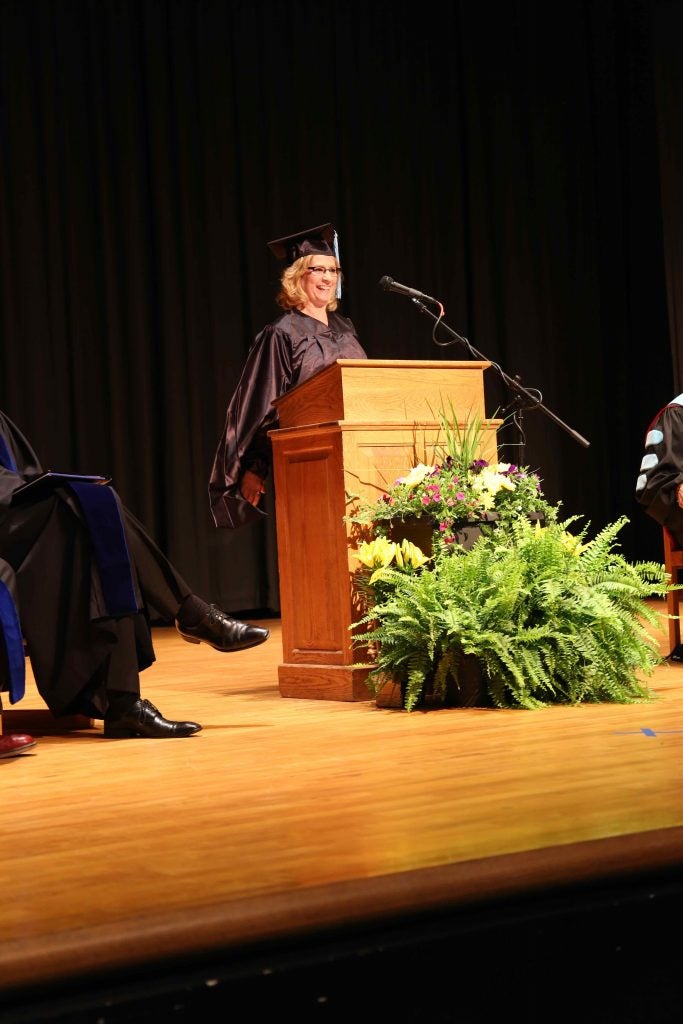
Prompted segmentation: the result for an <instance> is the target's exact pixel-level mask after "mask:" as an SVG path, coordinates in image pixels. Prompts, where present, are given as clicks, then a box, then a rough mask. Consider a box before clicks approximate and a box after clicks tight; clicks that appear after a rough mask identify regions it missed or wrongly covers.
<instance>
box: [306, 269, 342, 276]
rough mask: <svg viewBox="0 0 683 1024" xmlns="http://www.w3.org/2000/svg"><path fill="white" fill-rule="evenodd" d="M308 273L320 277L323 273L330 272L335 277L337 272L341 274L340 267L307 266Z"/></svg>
mask: <svg viewBox="0 0 683 1024" xmlns="http://www.w3.org/2000/svg"><path fill="white" fill-rule="evenodd" d="M308 273H309V274H316V275H317V276H318V277H322V276H323V274H331V275H332V277H336V276H337V274H341V267H308Z"/></svg>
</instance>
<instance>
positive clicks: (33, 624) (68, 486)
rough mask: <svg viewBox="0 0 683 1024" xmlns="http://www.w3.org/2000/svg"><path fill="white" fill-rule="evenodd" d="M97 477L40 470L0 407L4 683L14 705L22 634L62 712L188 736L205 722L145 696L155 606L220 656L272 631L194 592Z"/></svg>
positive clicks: (158, 734)
mask: <svg viewBox="0 0 683 1024" xmlns="http://www.w3.org/2000/svg"><path fill="white" fill-rule="evenodd" d="M46 477H47V479H46ZM91 480H92V478H85V477H81V478H78V477H76V476H74V475H67V474H62V475H60V474H57V475H55V474H44V473H43V469H42V466H41V465H40V462H39V461H38V457H37V455H36V454H35V452H34V451H33V448H32V447H31V445H30V444H29V442H28V441H27V440H26V438H25V437H24V435H23V434H22V433H21V431H20V430H19V428H18V427H17V426H16V425H15V424H14V423H13V422H12V421H11V420H10V419H9V417H8V416H6V415H5V414H4V413H2V412H0V563H1V564H0V569H2V565H3V564H4V566H5V569H4V572H0V583H3V584H4V586H1V587H0V619H1V622H0V624H1V626H2V635H3V639H4V642H5V645H4V650H3V654H4V658H3V661H4V669H3V670H0V690H9V692H10V699H11V701H12V702H14V701H16V700H19V699H21V697H22V695H23V671H22V667H23V666H22V665H21V664H20V660H21V658H23V651H21V652H20V655H19V656H17V657H15V658H13V659H12V658H11V657H10V656H11V653H12V649H13V648H14V650H15V651H16V650H17V649H18V648H19V647H20V646H21V644H22V636H23V638H24V639H25V641H26V648H27V652H28V656H29V659H30V661H31V667H32V669H33V675H34V678H35V681H36V685H37V688H38V691H39V693H40V695H41V697H42V698H43V700H44V701H45V703H46V704H47V706H48V708H49V709H50V710H51V711H52V713H53V714H54V715H55V716H57V717H59V716H62V715H72V714H84V715H86V716H88V717H91V718H102V719H104V735H105V736H107V737H110V738H124V737H132V736H144V737H150V738H163V737H174V736H190V735H192V734H194V733H196V732H198V731H199V730H200V729H201V726H200V725H199V724H198V723H196V722H191V721H181V722H175V721H169V720H168V719H166V718H164V717H163V715H162V714H161V712H160V711H159V710H158V709H157V708H156V707H154V705H153V704H151V703H150V701H148V700H144V699H143V698H142V697H141V696H140V679H139V673H140V672H141V671H142V670H143V669H145V668H147V667H148V666H149V665H151V664H152V663H153V662H154V661H155V653H154V648H153V645H152V636H151V629H150V621H151V620H152V618H153V614H152V612H154V613H155V617H160V618H161V619H162V620H166V621H168V622H173V621H175V624H176V628H177V629H178V631H179V633H180V634H181V636H183V638H184V639H186V640H188V641H189V642H191V643H193V644H198V643H201V642H204V643H207V644H209V645H210V646H212V647H213V648H214V649H216V650H218V651H223V652H227V651H241V650H245V649H246V648H249V647H254V646H255V645H257V644H261V643H263V642H264V641H265V640H266V639H267V638H268V636H269V631H268V630H267V629H263V628H262V627H260V626H256V625H252V624H250V623H245V622H241V621H240V620H239V619H234V618H232V617H231V616H229V615H226V614H225V612H222V611H221V610H220V609H219V608H217V607H216V606H215V605H209V604H207V602H206V601H204V600H203V599H202V598H201V597H199V596H198V595H196V594H194V593H193V591H192V590H191V588H190V587H189V585H188V584H187V583H186V582H185V580H184V579H183V578H182V577H181V576H180V574H179V573H178V572H177V570H176V569H175V568H174V566H173V565H171V563H170V562H169V561H168V559H167V558H166V556H165V555H164V554H163V553H162V551H161V550H160V549H159V548H158V547H157V545H156V544H155V543H154V541H153V540H152V539H151V537H149V535H148V534H147V532H146V531H145V529H144V527H143V526H142V524H141V523H140V522H139V521H138V520H137V519H136V518H135V516H134V515H133V514H132V513H131V512H130V511H129V510H128V509H127V508H126V507H125V506H124V505H123V504H122V502H121V500H120V498H119V497H118V495H117V493H116V491H115V490H114V489H113V488H112V487H110V486H108V485H107V484H103V483H95V482H91ZM38 481H40V486H36V484H37V482H38ZM27 484H31V485H32V487H31V488H30V489H27V488H26V486H25V485H27ZM13 612H14V613H15V617H16V619H17V622H16V624H15V627H14V629H13V621H12V618H13ZM12 638H13V640H14V644H13V648H12V646H9V647H8V645H7V641H8V639H12Z"/></svg>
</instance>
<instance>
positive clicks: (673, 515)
mask: <svg viewBox="0 0 683 1024" xmlns="http://www.w3.org/2000/svg"><path fill="white" fill-rule="evenodd" d="M636 499H637V500H638V501H639V502H640V504H641V505H642V506H643V508H644V509H645V511H646V512H647V513H648V515H650V516H652V518H653V519H654V520H656V522H658V523H659V524H660V526H663V527H665V528H666V529H667V530H669V532H670V533H671V535H672V536H673V538H674V540H675V541H676V543H677V544H678V545H679V547H683V395H679V396H678V397H677V398H674V400H673V401H672V402H669V404H668V405H665V406H664V408H663V409H660V411H659V412H658V413H657V415H656V416H655V418H654V419H653V421H652V423H651V424H650V426H649V427H648V430H647V434H646V436H645V454H644V455H643V458H642V461H641V463H640V473H639V475H638V479H637V481H636ZM669 658H671V660H672V661H683V645H682V644H677V645H676V647H674V649H673V651H671V653H670V654H669Z"/></svg>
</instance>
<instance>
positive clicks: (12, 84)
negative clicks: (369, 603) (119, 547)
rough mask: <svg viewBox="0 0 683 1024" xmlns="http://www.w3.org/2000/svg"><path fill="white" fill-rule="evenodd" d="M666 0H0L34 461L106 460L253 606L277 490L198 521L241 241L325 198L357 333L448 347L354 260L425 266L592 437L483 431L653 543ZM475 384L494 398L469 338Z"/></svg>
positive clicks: (243, 321) (266, 312)
mask: <svg viewBox="0 0 683 1024" xmlns="http://www.w3.org/2000/svg"><path fill="white" fill-rule="evenodd" d="M681 15H682V11H681V4H680V3H678V2H673V0H671V2H666V0H599V2H598V0H595V2H590V0H584V2H580V0H574V2H564V3H557V4H555V3H551V4H549V3H547V2H525V0H517V2H514V0H513V2H509V3H506V4H493V3H486V2H479V0H470V2H465V0H460V2H451V3H447V4H443V5H431V6H430V5H426V6H425V5H421V6H420V5H416V4H414V3H410V2H406V0H392V2H391V3H388V2H385V0H375V2H373V3H366V2H363V3H358V2H354V0H347V2H345V3H343V4H342V3H338V4H332V3H320V2H319V0H315V2H311V0H287V2H283V0H268V2H267V0H230V2H219V0H194V2H190V0H57V2H40V0H0V76H1V77H0V138H1V146H2V150H1V154H0V155H1V166H0V296H1V300H0V302H1V316H2V320H1V331H2V336H1V342H0V359H1V363H0V369H1V378H0V405H1V407H2V408H3V409H4V410H5V411H6V412H7V413H8V414H9V415H10V416H11V417H12V418H13V419H15V420H16V421H17V423H18V424H19V426H20V427H21V428H22V429H23V430H24V432H25V433H26V434H27V435H28V437H29V438H30V439H31V440H32V442H33V443H34V445H35V447H36V448H37V450H38V452H39V454H40V456H41V458H42V461H43V463H44V464H45V466H46V467H50V468H54V469H63V470H73V471H80V472H106V473H110V474H111V475H112V476H113V478H114V481H115V484H116V486H117V489H118V491H119V493H120V494H121V496H122V498H123V500H124V501H125V502H126V503H127V504H128V505H129V506H130V508H131V509H132V510H133V511H134V512H135V513H136V514H137V515H138V516H139V517H140V518H141V519H142V520H143V521H144V522H145V524H146V525H147V526H148V528H149V529H150V530H151V532H152V533H153V535H154V536H155V537H156V538H157V540H158V541H159V543H160V545H161V546H162V547H163V548H164V549H165V550H166V551H167V552H168V554H169V555H170V556H171V558H172V560H173V561H174V562H175V564H176V565H177V566H178V568H179V569H180V570H181V571H182V572H183V573H184V574H185V575H186V577H187V579H188V581H189V582H190V583H191V584H192V585H193V586H194V588H195V589H196V590H197V591H198V592H200V593H202V594H204V596H206V597H209V598H210V599H212V600H216V601H218V602H219V603H220V604H221V605H222V606H223V607H224V608H226V610H232V611H239V612H243V611H246V610H257V609H270V610H272V611H274V612H277V611H278V610H279V599H278V581H277V571H276V556H275V542H274V529H273V519H272V516H271V519H270V522H269V525H268V526H267V527H264V526H262V525H261V524H259V525H258V526H255V527H249V528H246V529H244V530H241V531H237V532H232V531H224V530H216V529H215V527H214V526H213V523H212V520H211V518H210V515H209V510H208V502H207V496H206V488H207V479H208V473H209V469H210V466H211V462H212V458H213V453H214V450H215V446H216V443H217V441H218V437H219V434H220V432H221V430H222V426H223V420H224V415H225V407H226V404H227V401H228V399H229V397H230V395H231V393H232V391H233V388H234V386H235V384H236V382H237V379H238V376H239V373H240V371H241V367H242V364H243V361H244V358H245V355H246V352H247V349H248V347H249V345H250V344H251V341H252V340H253V337H254V335H255V334H256V333H257V331H258V330H259V329H260V328H261V327H262V325H263V324H264V323H265V322H266V321H268V320H270V319H272V317H273V316H274V315H275V314H276V313H277V308H276V306H275V304H274V294H275V289H276V283H277V274H278V267H277V265H276V264H275V261H274V260H273V259H272V257H271V256H270V254H269V252H268V250H267V248H266V242H267V241H268V239H270V238H274V237H278V236H280V235H284V234H288V233H290V232H293V231H295V230H298V229H301V228H305V227H309V226H312V225H315V224H318V223H322V222H324V221H328V220H331V221H333V223H334V224H335V226H336V227H337V230H338V232H339V236H340V246H341V260H342V265H343V267H344V271H345V278H346V280H345V296H344V300H343V311H344V312H346V313H347V315H349V316H351V318H352V319H353V320H354V322H355V323H356V326H357V328H358V330H359V333H360V336H361V339H362V341H363V343H364V345H365V347H366V349H367V351H368V354H369V355H370V356H372V357H376V358H387V357H391V358H399V359H404V358H405V359H415V358H417V359H423V358H424V359H434V358H437V359H441V358H443V359H463V358H468V353H467V350H466V349H465V348H464V347H463V346H461V345H459V344H456V345H453V346H450V347H438V346H436V345H435V344H434V341H433V339H432V327H433V324H432V321H431V320H430V319H429V318H427V317H425V316H423V315H421V314H420V313H419V311H418V310H417V309H416V307H415V306H414V304H413V303H411V302H410V300H408V299H406V298H404V297H402V296H399V295H396V294H391V293H387V292H384V291H382V290H381V289H380V287H379V284H378V282H379V279H380V277H381V276H383V275H385V274H387V275H389V276H391V277H394V278H396V279H397V280H399V281H401V282H403V283H405V284H408V285H410V286H412V287H414V288H418V289H420V290H422V291H424V292H427V293H428V294H430V295H434V296H437V297H438V298H439V299H441V301H442V302H443V304H444V306H445V318H446V323H447V324H448V325H449V326H450V327H451V328H453V330H455V331H457V332H458V333H459V334H462V335H464V336H466V337H467V338H469V340H470V342H471V343H472V345H473V346H474V347H475V348H476V349H477V350H478V351H480V352H481V353H482V354H483V355H485V356H486V357H487V358H489V359H491V360H493V361H494V362H495V363H497V364H498V365H499V366H500V367H501V368H502V370H503V371H504V372H505V373H506V374H508V375H509V376H511V377H514V376H516V375H519V377H520V378H521V382H522V384H523V385H524V386H525V387H527V388H529V389H537V390H538V391H539V392H540V393H541V395H542V401H543V403H544V405H545V406H546V408H547V409H549V410H550V411H551V412H552V413H554V414H555V416H557V417H558V418H559V419H560V420H561V421H562V422H564V423H565V424H566V425H567V426H568V427H569V428H571V430H573V431H576V432H577V433H578V434H580V435H581V436H582V437H584V438H586V439H587V440H588V441H589V442H590V446H589V447H588V448H585V447H584V446H582V445H581V444H579V443H578V442H577V440H576V439H575V438H574V437H573V436H572V435H571V434H569V433H568V432H567V431H566V430H564V429H563V428H562V427H561V426H560V425H558V424H557V423H556V422H555V421H554V420H553V419H552V418H551V417H548V416H547V415H545V414H544V413H543V412H542V411H540V410H538V409H536V410H531V411H528V412H526V413H525V414H524V417H523V422H524V427H525V438H524V440H525V446H524V448H523V450H522V454H523V455H524V458H523V459H520V458H519V454H520V452H519V450H518V449H515V448H509V449H505V448H504V449H503V450H502V454H503V455H504V456H506V458H508V459H509V460H510V461H523V462H524V463H525V464H527V465H529V466H531V467H532V468H534V469H538V470H539V472H540V473H541V475H542V477H543V479H544V489H545V491H546V494H547V495H548V497H550V498H552V499H553V500H561V501H562V503H563V508H564V511H565V513H566V514H567V516H569V515H580V516H581V517H583V518H582V522H586V521H589V522H590V523H591V524H592V531H593V532H594V531H596V530H597V529H600V528H602V527H603V526H604V525H606V523H608V522H611V521H612V520H614V519H616V518H617V517H618V516H621V515H626V516H628V518H629V520H630V522H629V525H628V527H627V528H626V529H625V530H624V531H623V533H622V535H621V543H622V549H623V550H624V552H625V553H626V555H627V556H628V557H630V558H634V559H636V558H637V559H650V558H652V559H656V560H657V561H661V560H662V558H663V553H662V548H661V537H660V531H659V529H658V527H656V525H655V524H654V523H653V522H651V521H650V520H649V519H648V518H647V517H646V516H645V514H644V513H643V512H642V511H641V510H640V508H639V507H638V506H637V505H636V503H635V501H634V496H633V495H634V485H635V479H636V476H637V473H638V467H639V464H640V459H641V455H642V445H643V438H644V433H645V429H646V427H647V425H648V423H649V421H650V419H651V418H652V416H653V415H654V414H655V413H656V411H657V410H658V409H659V408H660V407H661V406H662V405H664V404H665V403H666V402H668V401H669V400H670V399H671V398H672V397H673V396H674V395H675V394H677V393H678V391H679V390H681V386H682V381H681V366H682V360H681V346H682V345H683V324H682V322H681V321H682V320H683V314H682V313H681V310H682V309H683V295H682V294H681V291H682V289H683V285H682V284H681V279H682V278H683V267H682V264H683V253H682V252H681V244H682V243H681V241H680V240H681V238H683V223H682V222H683V207H682V205H681V199H680V189H679V187H678V186H679V182H680V180H681V175H680V173H678V172H679V169H680V168H681V165H682V164H683V147H682V145H681V139H680V135H681V130H680V127H679V121H680V114H681V96H682V95H683V83H682V82H681V76H682V74H683V72H682V71H681V44H680V40H681V38H683V35H682V34H681V29H682V28H683V17H682V16H681ZM439 337H440V338H442V339H447V338H448V335H447V333H446V332H442V333H441V334H440V335H439ZM487 397H488V411H489V414H493V413H494V412H495V411H496V410H499V409H502V408H503V407H505V406H506V405H507V403H508V402H509V401H510V398H511V395H510V393H509V392H508V391H507V389H506V388H505V387H504V386H503V384H502V381H501V379H500V377H499V376H498V375H497V374H496V373H495V371H494V370H489V371H488V373H487ZM502 440H505V441H510V442H511V441H513V440H514V437H513V436H512V434H511V433H510V431H507V432H506V434H505V436H504V437H503V438H502ZM270 501H271V509H272V495H270ZM310 529H311V530H312V531H313V530H314V529H315V523H311V524H310Z"/></svg>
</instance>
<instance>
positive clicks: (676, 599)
mask: <svg viewBox="0 0 683 1024" xmlns="http://www.w3.org/2000/svg"><path fill="white" fill-rule="evenodd" d="M662 532H663V534H664V567H665V569H666V571H667V572H668V573H669V575H670V577H671V582H672V583H678V582H679V579H678V572H679V570H680V569H683V548H682V547H679V545H678V542H677V541H676V538H675V537H674V536H673V534H672V533H670V532H669V530H667V528H666V526H664V527H663V528H662ZM681 593H683V591H680V590H671V591H669V593H668V594H667V595H666V610H667V614H668V615H676V616H677V615H678V614H679V606H680V602H681ZM680 642H681V623H680V619H678V618H675V619H672V618H670V619H669V654H672V653H673V652H674V651H675V649H676V648H677V647H678V646H679V644H680Z"/></svg>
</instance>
